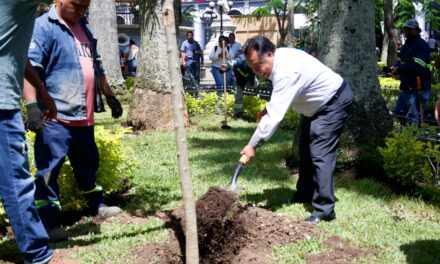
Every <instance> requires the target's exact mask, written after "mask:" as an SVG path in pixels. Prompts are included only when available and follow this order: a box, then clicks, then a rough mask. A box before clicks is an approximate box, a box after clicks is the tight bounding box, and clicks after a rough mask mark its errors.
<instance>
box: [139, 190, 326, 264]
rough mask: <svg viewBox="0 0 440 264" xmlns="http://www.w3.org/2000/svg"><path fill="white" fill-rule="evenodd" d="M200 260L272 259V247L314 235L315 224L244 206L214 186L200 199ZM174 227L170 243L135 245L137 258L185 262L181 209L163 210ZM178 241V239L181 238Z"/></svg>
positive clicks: (168, 223) (315, 233) (198, 203)
mask: <svg viewBox="0 0 440 264" xmlns="http://www.w3.org/2000/svg"><path fill="white" fill-rule="evenodd" d="M196 213H197V223H198V234H199V250H200V263H253V264H259V263H271V262H273V261H274V259H273V256H272V254H271V253H272V247H273V246H277V245H279V246H281V245H287V244H291V243H295V242H298V241H302V240H304V239H310V238H312V237H315V236H317V235H318V232H317V231H316V230H315V226H314V225H312V224H306V223H303V222H298V221H294V220H292V219H290V218H287V217H283V216H278V215H275V214H274V213H273V212H271V211H268V210H266V209H263V208H259V207H255V206H242V205H240V204H239V203H238V197H237V196H236V194H235V193H232V192H229V191H227V190H224V189H221V188H217V187H213V188H210V189H209V190H208V192H207V193H206V194H205V195H203V196H202V197H201V198H200V199H199V201H198V202H197V204H196ZM159 216H160V217H162V218H163V219H165V221H166V222H167V226H168V227H169V228H170V229H171V230H172V231H173V232H172V239H171V242H169V243H166V244H154V245H149V246H147V247H141V248H138V249H136V250H135V252H134V254H133V255H135V256H136V258H137V259H138V260H139V261H138V262H137V263H150V262H154V263H184V261H185V260H184V257H182V256H183V255H184V252H185V249H184V243H185V238H184V235H183V225H184V222H183V221H184V217H183V211H182V209H181V208H179V209H176V210H173V211H169V212H165V213H163V214H159ZM176 241H178V243H176Z"/></svg>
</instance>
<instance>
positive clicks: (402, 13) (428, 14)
mask: <svg viewBox="0 0 440 264" xmlns="http://www.w3.org/2000/svg"><path fill="white" fill-rule="evenodd" d="M433 2H434V1H432V0H398V4H397V6H396V12H395V13H396V14H397V18H396V20H397V21H396V26H397V27H398V28H402V27H403V24H404V23H405V21H406V20H408V19H410V18H413V17H414V14H415V12H416V10H415V8H414V5H413V4H422V12H423V13H424V14H425V19H426V22H427V23H429V24H430V25H431V27H432V29H433V30H438V29H439V28H440V11H439V10H438V9H436V8H433ZM436 2H437V3H439V1H436Z"/></svg>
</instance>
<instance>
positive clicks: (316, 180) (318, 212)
mask: <svg viewBox="0 0 440 264" xmlns="http://www.w3.org/2000/svg"><path fill="white" fill-rule="evenodd" d="M243 52H244V54H245V56H246V61H247V63H248V65H249V67H250V68H251V69H252V71H253V72H254V73H255V74H257V75H259V76H260V77H262V78H267V79H269V80H271V81H272V84H273V91H272V96H271V99H270V101H269V103H268V104H267V105H266V109H265V111H264V115H263V117H262V118H261V121H260V122H259V124H258V127H257V129H256V130H255V133H254V134H253V136H252V138H251V139H250V141H249V143H248V145H246V146H245V147H244V148H243V150H242V151H241V152H240V153H241V154H242V155H246V156H247V157H248V158H252V157H254V156H255V148H256V147H257V146H259V145H260V144H262V143H264V142H266V141H267V140H269V138H270V137H271V136H272V135H273V134H274V132H275V130H276V129H277V127H278V125H279V124H280V122H281V120H282V119H283V117H284V115H285V113H286V112H287V110H288V109H289V107H293V108H295V110H296V111H297V112H299V113H300V114H301V125H300V141H299V142H300V146H299V150H300V172H299V179H298V182H297V191H296V193H295V194H294V196H293V201H294V202H301V203H302V202H311V203H312V205H313V212H312V214H311V216H310V217H308V218H307V219H305V221H306V222H311V223H318V222H320V221H331V220H334V219H335V218H336V214H335V212H334V206H335V196H334V187H333V172H334V169H335V164H336V146H337V143H338V142H339V138H340V136H341V134H342V129H343V125H344V122H345V120H346V119H347V116H348V113H349V110H350V109H351V104H352V101H353V92H352V90H351V88H350V86H349V85H348V84H347V83H346V82H345V81H344V79H343V78H342V77H341V76H340V75H338V74H337V73H335V72H333V71H332V70H331V69H329V68H328V67H327V66H325V65H324V64H322V63H321V62H320V61H318V60H317V59H316V58H314V57H313V56H310V55H309V54H307V53H306V52H304V51H301V50H297V49H292V48H279V49H275V45H274V44H273V43H272V42H270V40H268V39H267V38H265V37H262V36H256V37H253V38H251V39H249V40H247V41H246V43H245V44H244V46H243Z"/></svg>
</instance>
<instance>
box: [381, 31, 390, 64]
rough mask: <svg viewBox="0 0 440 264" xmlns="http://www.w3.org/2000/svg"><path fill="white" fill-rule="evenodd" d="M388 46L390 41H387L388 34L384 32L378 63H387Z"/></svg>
mask: <svg viewBox="0 0 440 264" xmlns="http://www.w3.org/2000/svg"><path fill="white" fill-rule="evenodd" d="M389 44H390V40H389V39H388V33H387V32H386V31H385V32H384V34H383V41H382V53H381V54H380V61H387V58H388V45H389Z"/></svg>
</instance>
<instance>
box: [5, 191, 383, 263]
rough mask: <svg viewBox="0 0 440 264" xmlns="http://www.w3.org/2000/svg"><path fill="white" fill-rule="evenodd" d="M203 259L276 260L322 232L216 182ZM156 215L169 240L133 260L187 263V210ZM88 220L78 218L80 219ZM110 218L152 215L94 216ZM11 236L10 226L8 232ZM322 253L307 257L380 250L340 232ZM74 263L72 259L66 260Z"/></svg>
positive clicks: (203, 210) (321, 259) (204, 206)
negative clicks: (278, 249)
mask: <svg viewBox="0 0 440 264" xmlns="http://www.w3.org/2000/svg"><path fill="white" fill-rule="evenodd" d="M196 213H197V224H198V235H199V237H198V238H199V250H200V251H199V254H200V263H243V264H244V263H250V264H266V263H273V262H275V261H276V259H275V258H274V256H273V255H272V248H273V247H274V246H284V245H289V244H293V243H296V242H300V241H303V240H307V239H311V238H319V236H320V233H319V232H318V230H317V229H316V226H315V225H313V224H307V223H304V222H300V221H295V220H293V219H291V218H288V217H284V216H280V215H277V214H275V213H273V212H272V211H269V210H267V209H264V208H260V207H257V206H253V205H241V204H240V203H239V202H238V196H237V194H235V193H233V192H230V191H227V190H225V189H222V188H218V187H212V188H210V189H209V190H208V192H207V193H206V194H205V195H203V196H202V197H201V198H200V199H199V200H198V201H197V203H196ZM156 216H158V217H160V218H162V219H163V220H164V221H165V225H166V227H167V228H168V229H169V231H170V232H169V233H170V239H169V240H168V242H166V243H162V244H159V243H152V244H149V245H147V246H143V247H138V248H135V249H133V251H132V254H131V255H132V257H133V259H134V261H133V262H134V263H139V264H140V263H142V264H143V263H163V264H173V263H176V264H177V263H179V264H180V263H185V258H184V255H185V236H184V213H183V209H182V208H177V209H174V210H170V211H164V212H157V213H156ZM82 221H83V220H82V219H81V220H79V223H81V222H82ZM107 221H118V222H120V223H127V224H128V223H134V224H143V223H147V222H148V221H149V219H148V218H142V217H136V216H132V215H130V214H128V213H125V212H124V213H122V214H120V215H118V216H117V217H115V218H114V220H112V218H111V219H108V220H103V219H99V218H96V217H95V218H93V222H94V224H96V226H99V225H100V224H105V222H107ZM3 235H8V236H9V237H11V230H8V232H7V233H6V234H3ZM84 247H91V248H93V245H85V246H75V247H72V248H58V249H57V250H56V251H55V254H56V257H57V260H59V261H60V263H65V262H63V260H67V259H65V256H69V255H71V254H72V253H75V252H76V251H78V250H79V249H80V248H84ZM322 248H323V250H322V251H321V253H319V254H309V255H307V254H308V253H307V252H305V253H304V255H305V258H306V262H307V263H311V264H318V263H324V264H325V263H332V264H333V263H336V264H345V263H351V262H352V261H353V260H354V259H356V258H364V257H366V256H367V255H369V254H372V253H375V252H374V250H373V251H371V250H368V251H367V250H361V249H357V248H354V247H352V246H350V245H349V243H348V242H346V241H343V240H341V239H340V238H339V237H337V236H332V237H329V238H328V239H327V240H326V241H324V243H323V246H322ZM17 257H18V258H17V259H15V260H14V259H4V258H2V257H1V254H0V262H2V261H6V262H5V263H11V262H10V261H12V262H14V263H17V262H20V261H19V258H20V257H19V256H17ZM67 263H70V262H67ZM72 263H76V262H72Z"/></svg>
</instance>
